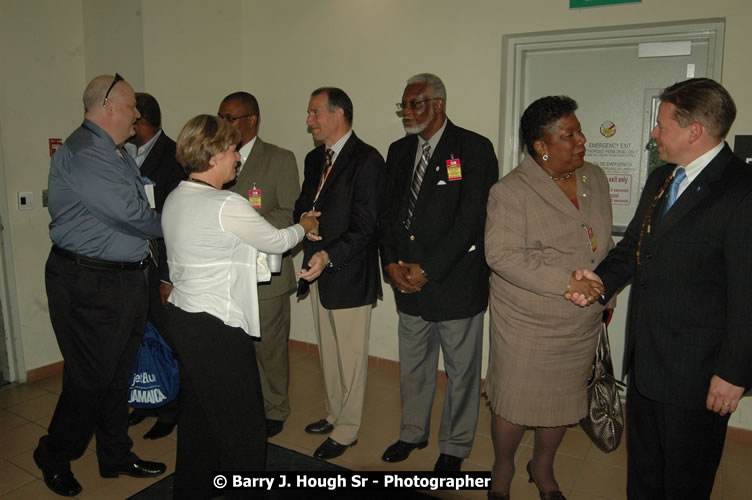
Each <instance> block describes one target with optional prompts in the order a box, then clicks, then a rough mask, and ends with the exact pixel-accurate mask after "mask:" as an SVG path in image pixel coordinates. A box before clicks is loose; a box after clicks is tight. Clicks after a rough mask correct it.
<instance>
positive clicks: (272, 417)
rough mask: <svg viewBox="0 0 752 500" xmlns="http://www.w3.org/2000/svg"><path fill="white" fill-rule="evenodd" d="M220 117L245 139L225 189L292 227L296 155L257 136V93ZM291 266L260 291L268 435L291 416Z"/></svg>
mask: <svg viewBox="0 0 752 500" xmlns="http://www.w3.org/2000/svg"><path fill="white" fill-rule="evenodd" d="M218 115H219V116H221V117H222V118H224V119H225V120H227V121H228V122H230V123H231V124H232V125H233V126H234V127H235V128H236V129H238V131H240V135H241V145H240V147H239V149H238V152H239V153H240V163H239V166H238V177H237V179H236V180H235V181H234V182H233V183H230V184H229V185H227V186H225V188H227V189H230V190H232V191H234V192H236V193H238V194H240V195H242V196H245V197H247V198H248V200H249V202H250V203H251V204H252V205H253V206H254V208H256V210H257V211H258V213H259V214H261V216H263V217H264V219H266V221H267V222H269V223H270V224H271V225H273V226H274V227H276V228H278V229H281V228H285V227H287V226H290V225H292V224H293V219H292V211H293V207H294V206H295V200H296V199H297V198H298V194H299V193H300V181H299V177H298V167H297V164H296V163H295V155H294V154H293V153H292V151H288V150H287V149H282V148H279V147H277V146H275V145H274V144H269V143H266V142H264V141H262V140H261V138H260V137H258V136H257V131H258V126H259V120H260V116H261V115H260V112H259V106H258V102H257V101H256V98H255V97H254V96H253V95H251V94H249V93H247V92H235V93H232V94H230V95H228V96H227V97H225V98H224V99H223V100H222V103H221V104H220V105H219V112H218ZM292 266H293V263H292V257H291V256H290V254H289V253H288V254H285V256H284V258H283V259H282V271H281V273H279V274H276V273H274V274H272V280H271V282H269V283H259V290H258V291H259V316H260V319H261V342H259V343H258V344H257V345H256V361H257V362H258V370H259V379H260V380H261V390H262V392H263V394H264V411H265V413H266V427H267V431H266V432H267V436H269V437H271V436H274V435H276V434H279V432H281V431H282V426H283V425H284V421H285V420H286V419H287V416H288V415H289V414H290V400H289V399H288V397H287V386H288V383H289V379H290V362H289V357H288V353H287V341H288V339H289V338H290V293H291V292H292V291H293V290H295V287H296V284H295V274H294V271H293V267H292Z"/></svg>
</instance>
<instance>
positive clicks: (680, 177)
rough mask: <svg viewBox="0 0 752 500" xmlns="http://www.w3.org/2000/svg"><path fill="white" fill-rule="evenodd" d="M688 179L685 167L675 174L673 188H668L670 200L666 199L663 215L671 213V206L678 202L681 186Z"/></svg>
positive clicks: (678, 169) (677, 170)
mask: <svg viewBox="0 0 752 500" xmlns="http://www.w3.org/2000/svg"><path fill="white" fill-rule="evenodd" d="M686 178H687V173H686V171H685V170H684V167H679V168H677V169H676V172H674V180H673V181H671V186H669V188H668V198H666V204H665V205H663V215H664V216H665V215H666V213H667V212H668V211H669V209H670V208H671V206H672V205H673V204H674V202H676V198H677V195H678V194H679V186H681V183H682V182H684V179H686Z"/></svg>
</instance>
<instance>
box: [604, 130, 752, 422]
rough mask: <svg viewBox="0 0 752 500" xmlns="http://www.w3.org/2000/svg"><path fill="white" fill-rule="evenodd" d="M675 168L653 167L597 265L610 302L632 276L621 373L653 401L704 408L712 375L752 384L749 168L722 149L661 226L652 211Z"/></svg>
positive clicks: (657, 211) (751, 194)
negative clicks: (617, 238)
mask: <svg viewBox="0 0 752 500" xmlns="http://www.w3.org/2000/svg"><path fill="white" fill-rule="evenodd" d="M674 168H675V165H666V166H663V167H661V168H659V169H658V170H656V171H655V172H654V173H653V174H652V175H651V176H650V177H649V178H648V181H647V183H646V185H645V189H644V190H643V193H642V197H641V199H640V203H639V205H638V207H637V211H636V213H635V217H634V218H633V219H632V221H631V222H630V224H629V226H628V228H627V232H626V234H625V236H624V239H623V240H622V241H621V242H620V243H619V244H618V245H617V246H616V248H615V249H614V250H612V251H611V253H609V255H608V257H607V258H606V259H605V260H604V261H603V262H602V263H601V264H600V265H599V266H598V267H597V268H596V270H595V272H596V273H597V274H598V275H599V276H600V277H601V279H602V280H603V283H604V285H605V287H606V295H607V298H608V297H611V295H613V294H614V293H616V292H617V291H618V290H619V289H620V288H621V287H622V286H624V285H625V284H626V283H627V281H628V280H629V279H630V278H631V279H632V292H631V298H630V301H631V302H630V310H629V323H628V332H627V347H626V352H625V363H624V366H625V369H626V370H628V371H629V372H630V373H631V376H632V377H634V382H635V383H636V385H637V389H638V390H639V391H640V393H641V394H643V395H644V396H646V397H648V398H650V399H653V400H655V401H659V402H664V403H669V404H674V405H678V406H682V407H687V408H704V407H705V400H706V397H707V393H708V388H709V385H710V379H711V377H712V376H713V375H718V376H720V377H721V378H723V379H724V380H726V381H727V382H730V383H732V384H734V385H737V386H742V387H750V386H752V330H750V326H749V314H748V311H749V309H750V307H752V168H751V167H750V166H749V165H747V164H745V163H744V162H742V161H741V160H740V159H738V158H737V157H736V156H734V154H733V153H732V152H731V149H730V148H729V147H728V145H725V147H724V148H723V149H722V150H721V152H720V153H719V154H718V155H717V156H716V157H715V158H714V159H713V160H712V161H711V162H710V163H709V164H708V165H707V166H706V167H705V169H703V171H702V172H701V173H700V175H698V176H697V178H696V179H695V180H694V181H693V182H692V183H691V184H690V185H689V186H688V187H687V189H686V190H685V191H684V193H683V194H682V195H681V196H680V197H679V198H678V199H677V201H676V203H675V204H674V206H673V207H671V209H670V210H669V211H668V213H667V214H666V216H665V217H664V218H663V219H660V215H659V214H660V213H661V212H662V208H663V202H664V201H665V197H666V196H665V195H664V196H663V200H662V201H660V202H659V203H658V204H657V206H656V207H655V210H654V211H653V217H652V218H653V223H652V224H651V226H652V227H651V230H652V232H651V234H644V235H643V237H642V245H641V248H640V256H641V261H642V265H638V264H637V259H636V251H637V246H638V242H639V240H640V232H641V227H642V226H643V221H644V219H645V217H646V215H647V214H648V210H649V206H650V204H651V202H653V200H654V198H655V197H656V195H657V193H658V192H659V190H660V187H661V186H662V185H663V184H664V181H665V180H666V179H667V178H668V177H669V176H671V174H672V172H673V170H674Z"/></svg>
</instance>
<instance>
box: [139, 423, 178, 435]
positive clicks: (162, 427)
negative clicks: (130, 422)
mask: <svg viewBox="0 0 752 500" xmlns="http://www.w3.org/2000/svg"><path fill="white" fill-rule="evenodd" d="M174 428H175V424H174V423H166V422H159V421H157V423H156V424H154V427H152V428H151V429H149V432H147V433H146V434H144V439H159V438H163V437H165V436H169V435H170V433H172V430H173V429H174Z"/></svg>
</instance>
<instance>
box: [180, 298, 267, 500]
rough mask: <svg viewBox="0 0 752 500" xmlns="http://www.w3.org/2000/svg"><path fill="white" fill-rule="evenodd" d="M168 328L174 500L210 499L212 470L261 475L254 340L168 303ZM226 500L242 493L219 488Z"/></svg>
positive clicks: (262, 440) (262, 438) (262, 425)
mask: <svg viewBox="0 0 752 500" xmlns="http://www.w3.org/2000/svg"><path fill="white" fill-rule="evenodd" d="M167 315H168V324H167V325H168V326H167V328H168V330H170V331H171V332H172V333H170V337H171V338H172V341H173V343H174V346H175V350H176V357H177V359H178V366H179V367H180V425H178V450H177V463H176V465H175V483H174V484H175V489H174V498H179V499H181V500H182V499H192V498H210V497H212V496H215V495H217V494H219V493H222V492H220V491H216V490H214V489H213V486H212V478H213V474H212V472H214V471H263V470H264V467H265V464H266V418H265V416H264V400H263V397H262V395H261V384H260V382H259V378H258V368H257V366H256V363H255V362H254V360H255V359H256V352H255V349H254V345H253V344H254V341H253V338H251V337H250V336H249V335H248V334H246V333H245V332H244V331H243V330H242V329H240V328H234V327H230V326H227V325H225V324H224V323H223V322H222V321H220V320H219V319H217V318H216V317H214V316H212V315H210V314H207V313H189V312H186V311H183V310H182V309H180V308H178V307H175V306H173V305H172V304H170V305H169V306H168V309H167ZM223 494H224V496H225V498H234V497H235V496H238V497H244V496H249V492H248V491H242V490H239V491H235V492H233V491H224V492H223Z"/></svg>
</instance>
